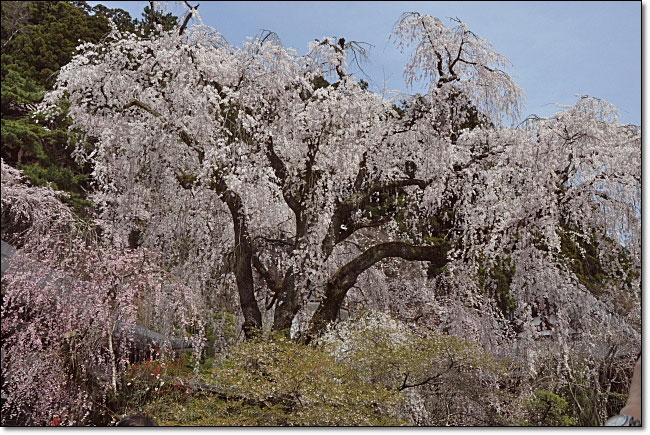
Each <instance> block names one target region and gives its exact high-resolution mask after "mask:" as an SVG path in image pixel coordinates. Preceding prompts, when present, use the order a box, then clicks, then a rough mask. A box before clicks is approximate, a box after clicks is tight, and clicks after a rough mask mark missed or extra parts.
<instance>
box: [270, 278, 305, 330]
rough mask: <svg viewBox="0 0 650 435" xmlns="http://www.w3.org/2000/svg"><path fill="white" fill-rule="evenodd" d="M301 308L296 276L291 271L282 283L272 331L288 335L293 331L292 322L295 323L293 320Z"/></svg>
mask: <svg viewBox="0 0 650 435" xmlns="http://www.w3.org/2000/svg"><path fill="white" fill-rule="evenodd" d="M299 308H300V301H299V298H298V291H297V289H296V285H295V279H294V274H293V271H289V272H287V274H286V276H285V278H284V280H283V282H282V290H281V293H280V294H279V296H278V301H277V303H276V306H275V313H274V315H273V327H272V329H273V330H274V331H286V332H287V334H288V332H289V330H290V329H291V322H293V318H294V317H295V316H296V314H297V313H298V309H299Z"/></svg>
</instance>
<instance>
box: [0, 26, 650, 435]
mask: <svg viewBox="0 0 650 435" xmlns="http://www.w3.org/2000/svg"><path fill="white" fill-rule="evenodd" d="M391 38H394V40H395V42H396V43H397V44H398V46H399V47H401V48H402V49H404V50H410V49H412V50H413V51H412V53H411V57H410V59H409V61H408V63H407V65H406V68H405V79H406V82H407V84H414V83H415V82H416V81H423V82H424V83H425V84H426V85H427V91H426V93H424V94H417V95H400V96H398V97H395V98H393V99H387V98H385V97H383V96H381V95H379V94H377V93H374V92H372V91H371V90H369V89H367V84H365V83H364V82H363V81H361V80H359V79H357V78H356V77H354V76H353V75H352V74H350V73H349V72H348V62H349V61H350V60H351V59H352V58H353V57H354V55H355V50H358V48H359V47H360V45H359V44H351V43H347V44H346V43H345V41H344V40H343V39H339V40H338V41H337V40H336V38H322V39H320V40H317V41H315V42H312V43H311V44H310V47H309V48H310V50H309V54H308V55H305V56H301V55H298V53H297V52H296V51H294V50H292V49H288V48H285V47H283V46H282V45H281V44H280V43H279V41H278V39H277V38H274V37H273V34H270V33H264V34H261V35H259V36H258V37H256V38H251V39H249V40H248V41H247V42H245V43H244V44H243V46H242V47H241V48H240V47H234V46H231V45H229V44H228V43H227V42H226V41H225V40H224V39H223V37H222V36H221V35H220V34H219V33H218V32H217V31H216V30H214V29H212V28H210V27H207V26H204V25H197V26H194V27H191V28H189V29H187V30H186V31H184V32H179V31H178V29H175V30H172V31H169V32H161V33H160V34H158V35H154V36H151V37H149V38H142V37H139V36H136V35H134V34H128V33H120V32H119V31H118V30H117V29H116V28H114V29H113V31H112V32H111V33H110V35H109V36H108V37H107V38H105V39H104V40H103V41H102V42H100V43H98V44H90V43H88V44H84V45H82V46H80V47H79V48H78V50H79V54H78V55H77V56H75V57H74V58H73V60H72V61H71V62H70V63H69V64H68V65H66V66H65V67H63V68H62V69H61V72H60V73H59V75H58V78H57V83H56V86H55V89H54V91H53V92H51V93H50V94H48V95H47V96H46V98H45V101H44V103H43V105H42V107H41V109H40V111H41V113H42V114H43V115H48V116H49V115H51V114H53V113H57V110H58V107H59V105H58V102H59V101H60V100H61V99H67V100H68V101H69V103H70V109H69V116H70V118H71V120H72V125H71V127H70V128H71V129H72V130H73V131H74V132H76V134H78V135H80V136H81V137H83V141H81V140H80V141H79V143H85V144H92V146H79V147H77V148H76V149H75V150H74V156H75V158H76V159H77V160H78V161H80V162H89V163H90V164H92V167H93V173H92V177H93V180H94V183H95V184H94V186H95V189H96V190H95V193H94V194H93V196H92V199H93V201H94V203H95V204H97V206H98V208H99V211H100V214H99V216H98V218H97V220H96V221H95V224H96V225H97V226H98V227H99V228H101V238H102V240H103V242H102V243H105V244H106V245H107V246H110V247H112V249H116V250H118V251H119V252H122V251H121V250H125V251H124V252H127V253H128V254H125V255H126V256H125V257H124V258H123V259H121V260H119V261H121V262H129V264H132V265H133V264H137V262H138V261H144V260H145V259H147V260H148V261H149V260H150V261H155V262H156V264H157V265H158V266H157V267H159V268H160V269H156V268H154V267H153V266H151V267H152V269H145V270H143V271H142V272H139V273H141V274H142V277H140V275H138V274H136V275H135V276H134V277H133V278H132V279H133V283H132V284H133V287H132V289H131V290H129V292H132V293H127V294H125V296H124V297H128V298H136V293H135V292H136V289H140V288H142V289H145V288H157V287H156V286H160V285H161V284H160V283H158V284H157V282H159V281H156V280H163V279H164V280H165V281H166V282H167V280H169V281H168V282H170V283H175V284H174V285H176V286H177V287H174V288H175V289H176V290H175V291H179V292H181V291H182V292H185V293H187V294H186V295H185V296H184V298H185V299H187V300H188V301H191V302H187V303H185V304H180V305H182V307H181V306H180V305H179V307H178V308H177V309H176V311H175V312H177V313H181V311H179V310H181V308H183V309H184V310H189V311H187V314H183V316H187V319H185V318H184V320H182V321H181V320H178V321H177V323H178V324H181V323H182V324H189V323H191V322H190V321H189V320H188V319H189V317H191V314H190V312H192V313H198V312H203V313H206V312H209V311H210V310H213V311H217V310H226V311H230V312H233V313H234V314H236V315H237V316H239V317H240V322H241V324H242V325H243V326H242V328H243V332H244V334H245V336H246V337H247V338H253V337H255V336H256V335H257V334H258V330H259V329H262V328H267V329H269V328H270V329H273V330H275V331H278V332H282V333H285V334H287V335H290V336H291V337H292V338H295V339H297V340H301V341H303V342H307V343H317V342H320V341H319V340H320V339H321V338H322V337H325V339H326V341H327V342H332V341H333V340H334V338H332V337H333V335H332V334H334V332H333V331H334V329H333V328H334V326H333V325H334V324H335V322H336V321H338V320H339V319H340V316H341V313H342V312H343V311H345V310H348V311H350V312H352V313H354V312H361V311H363V310H366V309H371V310H377V311H383V312H384V313H387V314H388V315H390V316H392V317H393V318H395V319H399V320H400V321H401V322H406V323H408V324H410V325H412V326H413V325H418V327H421V328H425V329H428V330H430V331H436V332H437V333H440V334H448V335H453V336H456V337H460V338H462V339H466V340H472V341H477V342H479V343H480V344H481V346H482V350H483V351H486V352H490V353H492V354H494V355H497V356H499V357H500V358H514V359H516V360H517V361H520V362H522V363H523V366H524V367H525V368H526V370H528V371H529V372H528V373H530V374H532V375H534V374H535V373H537V372H539V371H543V370H548V367H549V366H548V361H549V360H553V359H554V361H553V364H552V368H551V370H556V371H557V372H558V373H562V376H564V378H562V376H560V378H562V379H569V378H570V377H571V376H572V373H573V372H572V371H571V370H572V367H574V365H573V363H574V362H575V361H588V363H587V365H588V366H589V364H591V366H589V368H588V369H587V370H588V371H589V370H596V371H597V370H598V369H597V365H598V364H600V362H601V361H603V359H604V358H606V357H611V352H612V349H615V353H616V352H618V353H619V354H622V355H624V356H629V355H631V354H633V353H635V351H634V349H635V347H638V345H639V344H640V319H641V317H640V248H641V243H640V242H641V241H640V234H641V224H640V188H641V183H640V176H641V174H640V166H641V165H640V158H641V152H640V151H641V142H640V129H639V128H638V127H636V126H630V125H621V124H620V123H619V122H618V119H617V110H616V108H615V107H613V106H611V105H610V104H608V103H606V102H604V101H602V100H599V99H597V98H593V97H589V96H580V97H578V101H577V103H576V104H575V105H574V106H570V107H561V108H560V111H559V112H558V113H557V114H556V115H554V116H551V117H549V118H538V117H534V116H533V117H528V118H527V119H526V120H525V121H524V122H522V123H520V124H518V125H516V126H507V124H506V122H507V121H515V120H517V119H518V118H519V116H520V113H521V110H522V107H523V91H522V90H521V89H520V88H519V87H518V86H517V85H516V83H515V82H514V81H513V79H512V78H511V77H510V76H509V75H508V73H507V72H505V71H504V69H503V68H506V67H508V61H507V59H506V58H505V57H504V56H502V55H500V54H499V53H497V52H496V51H495V49H494V47H492V46H491V45H490V44H489V42H487V41H485V40H483V39H481V38H480V37H478V36H477V35H476V34H474V33H473V32H472V31H471V30H469V29H468V28H467V26H466V25H465V24H464V23H462V22H460V21H452V23H451V27H448V26H446V25H445V24H444V23H443V22H442V21H441V20H440V19H438V18H434V17H431V16H425V15H420V14H417V13H407V14H404V15H402V17H400V19H399V21H398V22H397V24H396V25H395V27H394V33H393V35H392V36H391ZM354 58H356V57H354ZM5 170H6V171H8V172H7V177H5ZM12 171H13V170H12V169H10V168H7V169H5V165H4V164H3V177H2V178H3V184H2V186H3V192H2V193H3V195H2V196H3V220H4V219H5V201H7V204H10V203H11V205H10V207H11V210H12V213H14V214H17V213H18V214H19V213H23V214H24V213H25V212H23V211H22V210H23V209H25V210H27V208H26V207H28V206H29V204H30V202H29V201H31V200H29V199H27V200H22V199H20V198H19V196H20V195H22V194H20V195H18V194H17V193H15V192H16V190H15V189H18V188H19V187H17V186H18V185H17V184H16V182H15V180H16V179H17V178H16V177H18V175H17V174H15V173H14V172H12ZM5 178H7V180H5ZM5 189H7V192H8V195H9V196H7V199H5ZM12 189H13V190H12ZM12 194H15V195H16V199H14V197H12V196H10V195H12ZM30 195H31V193H30ZM41 195H43V196H42V201H43V203H44V204H53V203H52V200H50V197H51V196H52V195H53V193H52V192H49V191H46V190H43V191H42V193H41ZM25 198H29V197H27V196H25ZM11 201H13V202H11ZM21 201H22V202H21ZM24 204H25V205H24ZM48 207H49V208H45V207H43V208H38V207H35V208H33V212H30V213H32V215H30V216H33V219H32V220H33V225H45V224H44V222H45V220H46V219H51V217H52V216H55V215H56V216H58V215H62V213H67V212H66V211H65V210H59V209H57V208H56V206H54V205H52V206H49V205H48ZM46 212H47V213H50V215H49V217H46V218H42V217H41V214H44V213H46ZM12 219H14V220H18V218H17V217H15V216H13V217H12ZM44 219H45V220H44ZM57 225H59V224H57ZM32 227H33V228H38V226H32ZM31 231H34V230H31ZM39 231H40V232H39V235H41V234H43V231H41V230H39ZM145 252H146V256H145V254H144V253H145ZM138 253H140V254H138ZM73 256H74V258H75V259H77V260H78V259H79V256H78V255H77V254H74V255H73ZM141 256H144V257H142V258H141ZM131 257H133V258H131ZM97 261H104V260H102V259H98V260H97ZM107 261H108V260H107ZM110 261H118V259H115V258H114V259H112V260H110ZM84 264H86V263H84ZM106 264H108V263H106ZM111 264H112V263H111ZM120 264H121V263H120ZM118 266H119V267H122V266H120V265H119V264H117V265H115V267H116V268H118V269H119V267H118ZM131 267H135V266H131ZM137 269H138V268H137V267H136V269H135V270H137ZM127 270H129V269H127ZM135 270H134V271H133V272H129V273H135ZM103 276H104V275H96V276H95V275H92V276H91V277H90V278H89V279H90V281H89V284H88V285H91V284H92V283H93V282H98V281H97V280H103V279H104V278H102V277H103ZM165 276H169V278H163V277H165ZM12 279H13V280H14V282H23V281H24V280H25V278H23V277H21V276H20V275H17V276H16V277H14V278H12ZM120 279H121V278H120ZM141 279H142V280H144V281H140V280H141ZM16 280H17V281H16ZM21 280H23V281H21ZM170 285H171V284H170ZM89 288H91V287H88V289H89ZM23 291H24V292H27V290H23ZM78 291H82V290H81V289H80V290H78ZM83 291H87V289H86V287H84V290H83ZM102 291H104V292H105V291H107V290H106V289H103V290H102ZM120 291H121V290H120ZM160 291H161V292H162V293H165V292H164V291H163V290H160ZM162 293H161V294H162ZM21 294H22V293H21ZM84 294H85V293H84ZM93 294H95V296H93V297H99V296H97V295H98V294H99V293H93ZM120 294H121V293H119V292H117V293H115V294H113V296H112V298H113V299H110V302H106V301H104V302H101V303H100V302H97V304H95V306H96V307H106V308H102V309H103V310H104V311H101V313H102V314H101V315H102V316H107V315H109V313H111V312H114V311H111V310H115V309H116V308H115V307H117V305H115V304H117V303H118V302H117V301H118V300H119V297H120V296H119V295H120ZM84 297H85V296H84ZM152 297H153V296H152ZM116 298H117V299H116ZM92 300H93V299H88V301H89V302H90V301H92ZM136 302H137V303H136ZM102 304H104V305H102ZM106 304H113V305H110V307H112V308H110V307H109V306H107V305H106ZM146 304H147V303H146V301H144V300H142V301H135V300H134V301H131V300H129V301H128V303H127V304H126V306H128V307H132V306H140V307H142V306H146ZM187 307H190V308H187ZM314 307H315V311H314ZM79 309H82V308H81V307H79ZM96 309H99V308H96ZM4 311H5V305H4V302H3V313H4ZM183 313H185V312H184V311H183ZM134 315H135V314H134V313H130V312H129V314H128V315H126V314H125V316H126V317H127V318H130V317H128V316H134ZM152 315H153V314H152ZM179 315H180V314H179ZM3 316H5V314H3ZM3 319H4V317H3ZM378 319H384V320H383V321H381V322H380V323H382V322H383V323H384V327H385V328H388V324H390V322H391V320H386V319H390V317H386V315H380V316H379V317H378ZM3 321H4V320H3ZM132 321H135V320H132ZM106 322H108V323H106V324H107V325H114V321H112V322H113V323H110V322H109V320H106ZM400 325H401V323H400ZM396 328H397V327H396ZM399 328H403V326H400V327H399ZM399 328H397V329H399ZM109 329H110V328H109ZM397 329H395V331H397ZM103 334H104V335H103V336H104V337H105V338H106V337H108V336H110V334H109V335H106V334H108V333H107V332H106V331H104V332H103ZM395 334H397V332H395ZM97 339H98V340H99V337H98V338H97ZM337 343H339V342H337ZM436 343H437V342H436ZM3 346H4V345H3ZM337 346H338V347H337V349H339V350H338V351H337V352H339V353H340V354H339V357H340V358H343V359H345V358H346V355H349V354H350V353H349V352H350V351H348V350H346V351H345V352H343V351H341V349H346V347H345V346H346V344H345V340H343V341H342V342H341V343H339V344H337ZM441 346H442V345H441ZM197 348H198V347H197ZM341 352H342V353H341ZM346 352H347V353H346ZM472 355H474V354H472ZM472 358H474V357H472ZM105 361H108V363H107V364H108V365H106V366H105V368H106V370H109V368H110V367H111V364H109V363H110V358H109V360H105ZM441 361H442V360H441ZM439 364H442V362H440V363H439ZM112 366H113V367H115V362H114V361H113V365H112ZM98 367H104V366H101V365H99V366H98ZM52 370H54V369H52ZM425 373H426V372H425ZM594 373H595V372H594ZM592 374H593V373H592ZM106 376H107V378H110V377H111V373H110V370H109V371H107V372H106ZM391 376H393V377H389V378H386V379H389V380H390V382H389V381H388V380H387V381H386V382H387V385H389V386H390V385H392V384H395V385H397V386H399V385H400V379H401V376H402V374H400V373H396V374H392V375H391ZM431 376H433V375H431ZM431 376H429V377H431ZM421 377H422V379H426V378H427V377H426V376H425V375H422V376H421ZM432 379H433V377H432ZM480 379H483V378H480V377H477V378H476V379H475V381H476V382H478V383H480V382H483V381H481V380H480ZM490 379H491V380H490V381H489V382H492V383H491V384H490V385H496V386H495V387H494V388H497V389H498V388H499V385H500V384H499V383H498V382H497V381H495V380H494V379H492V378H490ZM485 382H487V381H485ZM403 385H407V381H406V380H404V382H403ZM486 385H487V384H486ZM432 391H433V390H432ZM409 394H411V393H409ZM417 394H419V393H417ZM417 394H416V393H413V394H412V396H411V398H412V399H413V400H415V402H413V403H425V402H426V400H425V399H423V396H418V395H417ZM432 394H433V393H432ZM435 394H440V393H439V392H436V393H435ZM467 394H470V392H467ZM448 400H450V401H451V400H452V399H451V398H449V399H448ZM495 400H496V399H495ZM418 401H419V402H418ZM470 402H471V401H470ZM412 406H413V407H414V408H413V409H415V408H417V406H416V405H412ZM418 406H420V405H418ZM468 406H469V405H468ZM471 406H474V405H471ZM420 408H421V409H420ZM420 408H418V409H419V411H418V413H419V414H418V415H419V417H418V419H419V420H418V421H419V422H420V424H436V423H437V421H436V420H430V419H429V420H428V418H429V417H427V416H426V415H428V414H426V412H427V411H426V409H424V405H421V406H420ZM429 412H430V413H431V415H433V411H431V410H429ZM436 412H440V410H438V411H436ZM467 412H469V411H467ZM481 412H485V413H486V414H485V415H489V412H488V411H485V410H484V411H481ZM482 415H483V414H482ZM485 418H488V417H485ZM450 421H452V422H453V420H447V423H449V422H450Z"/></svg>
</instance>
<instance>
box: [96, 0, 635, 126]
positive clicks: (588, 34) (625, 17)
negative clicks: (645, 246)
mask: <svg viewBox="0 0 650 435" xmlns="http://www.w3.org/2000/svg"><path fill="white" fill-rule="evenodd" d="M89 3H90V4H91V5H94V4H96V3H102V4H105V5H106V6H108V7H119V8H122V9H125V10H127V11H129V12H130V13H131V15H132V16H133V17H140V14H141V13H142V10H143V8H144V6H145V5H148V2H145V1H133V2H126V1H104V2H89ZM190 3H191V4H193V5H194V4H196V3H197V1H196V0H193V1H190ZM198 3H199V4H200V7H199V9H198V10H199V13H200V15H201V17H202V19H203V22H204V23H205V24H208V25H210V26H213V27H215V28H216V29H217V30H218V31H219V32H221V33H222V34H223V35H224V36H225V38H226V39H227V40H228V41H229V42H230V43H231V44H233V45H240V44H241V42H242V41H243V40H244V39H245V38H246V37H247V36H254V35H255V34H257V33H258V32H259V31H260V30H261V29H268V30H272V31H274V32H276V33H277V34H278V35H279V37H280V39H281V40H282V42H283V44H284V45H285V46H288V47H293V48H295V49H297V50H298V52H299V53H301V54H303V53H305V52H306V51H307V44H308V42H309V41H312V40H314V39H315V38H321V37H323V36H337V37H344V38H345V39H346V40H348V41H351V40H356V41H364V42H368V43H370V44H373V45H374V48H372V50H371V51H370V56H369V62H368V63H366V64H365V65H363V68H364V71H365V72H366V73H367V74H368V76H369V77H370V79H371V80H370V81H371V86H372V87H374V89H375V90H378V89H379V90H381V89H382V88H383V87H384V83H385V85H386V88H387V89H396V90H399V91H402V92H412V90H408V89H407V88H406V87H405V85H404V81H403V78H402V71H403V68H404V65H405V63H406V59H407V58H408V53H400V52H399V51H398V50H397V49H396V47H395V46H394V44H393V43H392V41H390V40H389V35H390V32H391V29H392V27H393V25H394V24H395V21H397V19H398V18H399V16H400V14H401V13H402V12H406V11H418V12H420V13H426V14H430V15H434V16H437V17H439V18H441V19H443V20H445V19H446V18H447V17H458V18H460V19H461V20H463V21H464V22H465V23H467V25H468V26H469V28H470V29H471V30H473V31H474V32H475V33H477V34H478V35H479V36H481V37H482V38H485V39H487V40H488V41H490V42H491V43H492V45H493V46H494V47H495V48H496V50H497V51H498V52H500V53H501V54H503V55H505V56H506V57H507V58H508V59H509V60H510V62H511V63H512V64H513V66H512V68H510V70H509V72H510V74H511V75H512V76H513V77H514V79H515V81H516V82H517V83H518V84H519V85H520V86H521V87H522V88H524V90H525V92H526V107H525V109H524V111H523V117H525V116H527V115H529V114H537V115H539V116H548V115H551V114H553V113H555V112H556V111H557V108H556V107H555V103H560V104H573V103H574V102H575V100H576V98H575V95H576V94H588V95H592V96H595V97H598V98H602V99H604V100H606V101H609V102H610V103H612V104H615V105H616V106H618V107H619V109H620V111H621V116H620V120H621V122H624V123H634V124H640V123H641V2H639V1H611V2H610V1H602V2H565V1H562V2H547V1H543V2H533V1H521V2H497V1H494V2H468V1H462V2H453V1H452V2H443V1H440V2H288V1H283V2H227V1H226V2H208V1H199V2H198ZM163 7H165V5H164V2H163ZM166 7H167V9H168V10H169V11H170V12H173V13H175V14H177V15H182V14H184V13H185V11H186V8H185V6H182V5H177V4H175V3H174V2H168V4H167V5H166ZM357 76H358V77H363V76H362V75H361V74H357ZM366 80H368V79H367V78H366Z"/></svg>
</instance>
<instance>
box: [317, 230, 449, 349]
mask: <svg viewBox="0 0 650 435" xmlns="http://www.w3.org/2000/svg"><path fill="white" fill-rule="evenodd" d="M447 250H448V247H447V246H413V245H409V244H408V243H402V242H388V243H381V244H379V245H375V246H373V247H371V248H369V249H367V250H366V251H365V252H364V253H363V254H361V255H359V256H358V257H357V258H355V259H354V260H352V261H350V262H349V263H347V264H345V265H344V266H342V267H341V268H339V270H337V271H336V273H335V274H334V276H332V278H331V279H330V280H329V281H328V282H327V284H326V286H325V298H324V299H323V301H322V302H321V304H320V306H319V307H318V309H317V310H316V312H315V313H314V316H313V317H312V320H311V325H310V328H309V331H308V333H307V338H306V341H311V340H312V339H313V338H314V337H316V336H317V335H318V334H320V333H321V332H322V331H323V330H324V329H325V327H326V326H327V324H328V323H329V322H332V321H334V320H336V318H337V316H338V313H339V310H340V309H341V305H342V304H343V300H344V299H345V296H346V295H347V293H348V290H350V288H352V286H353V285H354V284H355V283H356V282H357V278H358V277H359V275H360V274H361V273H363V272H364V271H366V270H367V269H368V268H370V267H372V266H373V265H374V264H375V263H377V262H379V261H381V260H383V259H384V258H389V257H400V258H403V259H405V260H410V261H434V262H436V263H438V264H442V263H444V262H446V261H447V260H446V256H447Z"/></svg>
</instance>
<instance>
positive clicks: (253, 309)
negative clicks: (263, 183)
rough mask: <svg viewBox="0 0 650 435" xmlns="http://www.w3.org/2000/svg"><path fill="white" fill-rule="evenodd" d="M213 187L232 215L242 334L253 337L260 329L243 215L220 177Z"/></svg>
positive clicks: (242, 210)
mask: <svg viewBox="0 0 650 435" xmlns="http://www.w3.org/2000/svg"><path fill="white" fill-rule="evenodd" d="M213 188H214V189H215V190H216V191H217V192H220V193H221V194H222V199H223V200H224V202H225V203H226V205H228V209H229V210H230V214H231V215H232V221H233V227H234V230H235V267H234V272H235V280H236V282H237V291H238V292H239V305H240V306H241V310H242V314H243V315H244V326H243V328H244V335H245V336H246V338H252V337H254V336H255V334H256V331H258V330H260V329H262V313H261V312H260V309H259V307H258V306H257V300H256V299H255V286H254V282H253V265H252V263H253V247H252V244H251V241H250V237H249V234H248V225H247V220H246V215H245V214H244V205H243V203H242V200H241V198H240V197H239V195H237V194H236V193H235V192H233V191H232V190H230V189H228V188H227V186H226V184H225V182H224V181H223V180H222V179H217V180H216V181H215V183H214V185H213Z"/></svg>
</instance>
